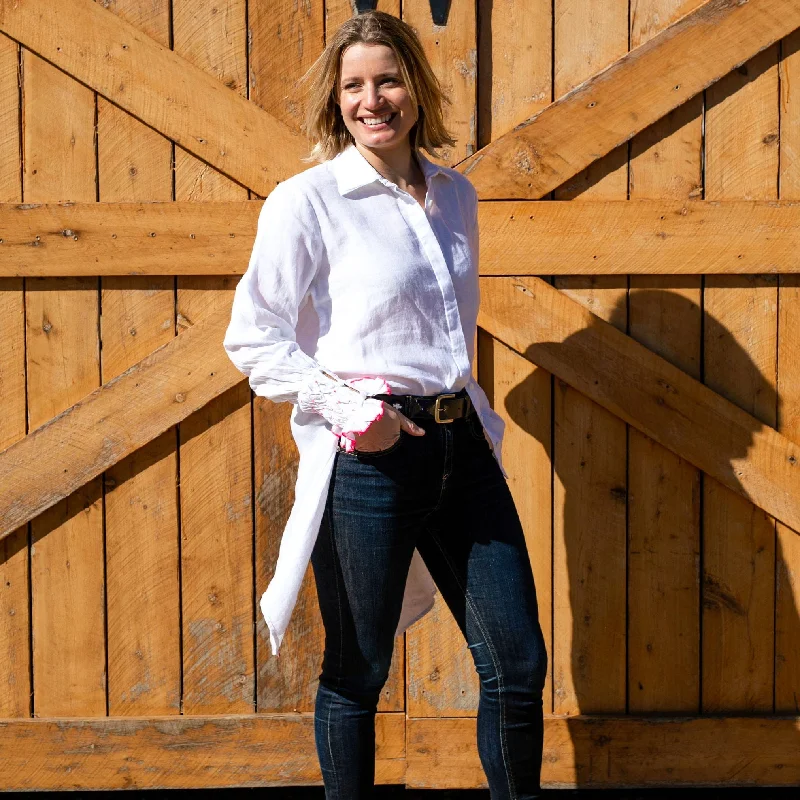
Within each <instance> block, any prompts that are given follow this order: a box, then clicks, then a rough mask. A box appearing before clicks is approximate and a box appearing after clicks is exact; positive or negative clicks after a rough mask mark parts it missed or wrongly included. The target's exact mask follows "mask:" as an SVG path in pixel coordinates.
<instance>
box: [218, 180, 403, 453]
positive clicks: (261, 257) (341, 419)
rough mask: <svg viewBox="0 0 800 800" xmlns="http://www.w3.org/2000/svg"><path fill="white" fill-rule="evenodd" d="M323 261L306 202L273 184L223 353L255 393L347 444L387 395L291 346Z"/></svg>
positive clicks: (379, 384) (385, 389) (378, 382)
mask: <svg viewBox="0 0 800 800" xmlns="http://www.w3.org/2000/svg"><path fill="white" fill-rule="evenodd" d="M323 258H324V251H323V245H322V236H321V234H320V231H319V225H318V223H317V220H316V215H315V213H314V209H313V208H312V206H311V204H310V203H309V201H308V199H307V197H306V196H305V195H304V193H302V192H298V191H297V190H296V189H295V188H294V187H292V188H289V187H287V184H286V183H282V184H279V185H278V186H277V187H276V188H275V189H274V190H273V191H272V192H271V193H270V195H269V196H268V197H267V198H266V200H265V201H264V204H263V206H262V208H261V212H260V214H259V218H258V228H257V231H256V238H255V242H254V245H253V251H252V254H251V257H250V262H249V264H248V267H247V270H246V271H245V274H244V275H243V276H242V279H241V280H240V281H239V283H238V284H237V286H236V291H235V293H234V298H233V304H232V307H231V321H230V323H229V325H228V329H227V331H226V333H225V337H224V340H223V347H224V348H225V351H226V352H227V354H228V356H229V358H230V359H231V361H232V362H233V364H234V365H235V366H236V368H237V369H238V370H239V371H240V372H242V373H244V374H245V375H247V377H248V379H249V383H250V387H251V388H252V389H253V391H254V392H255V393H256V394H258V395H261V396H262V397H267V398H269V399H270V400H273V401H275V402H282V401H288V402H291V403H294V404H296V405H298V406H299V408H300V409H301V410H302V411H310V412H314V413H318V414H320V415H321V416H322V417H324V418H325V419H326V420H327V421H328V422H330V424H331V427H332V431H333V433H335V434H339V435H341V436H343V437H344V438H345V439H348V440H349V441H350V442H352V440H353V438H354V434H358V433H363V432H364V431H365V430H366V429H367V428H368V427H369V425H370V424H371V423H372V422H374V421H375V420H377V419H380V417H381V416H382V414H383V403H381V401H379V400H377V399H374V398H370V395H373V394H389V393H390V392H391V390H390V389H389V386H388V385H387V384H386V383H385V381H383V380H382V379H381V378H368V379H361V380H352V381H344V380H342V379H341V378H339V377H338V376H336V375H335V374H334V373H332V372H331V371H330V370H327V369H325V368H324V367H323V366H322V365H321V364H319V363H318V362H317V361H316V360H315V359H314V358H312V357H311V356H310V355H308V354H307V353H305V352H304V351H303V350H302V349H301V348H300V346H299V344H298V343H297V339H296V328H297V320H298V312H299V309H300V308H301V307H302V304H303V302H305V300H306V297H307V293H308V291H309V288H310V286H311V284H312V281H313V280H314V277H315V275H316V274H317V271H318V269H319V265H320V263H321V262H322V259H323ZM348 449H350V448H348Z"/></svg>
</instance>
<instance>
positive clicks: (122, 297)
mask: <svg viewBox="0 0 800 800" xmlns="http://www.w3.org/2000/svg"><path fill="white" fill-rule="evenodd" d="M109 8H110V9H111V11H112V12H113V13H115V14H119V15H120V16H121V17H123V18H124V19H125V20H127V21H128V22H130V23H131V24H132V25H135V26H136V27H137V28H138V29H139V30H141V31H143V32H144V33H146V34H147V35H148V36H152V37H153V38H154V39H156V40H158V41H159V42H160V43H161V44H162V45H165V46H168V45H169V38H170V36H169V6H168V3H167V1H166V0H159V1H158V2H155V3H153V2H151V0H118V2H116V3H114V4H113V5H111V6H109ZM97 142H98V148H97V149H98V153H97V163H98V170H99V175H98V188H99V197H100V200H101V201H112V202H136V201H141V202H146V201H148V200H158V201H169V200H171V198H172V164H171V161H172V145H171V143H170V142H169V141H168V140H167V139H164V138H163V137H162V136H160V135H159V134H157V133H156V132H155V131H153V130H152V129H150V128H148V127H146V126H145V125H143V124H142V123H141V122H139V121H138V120H136V119H134V118H133V117H132V116H130V115H129V114H126V113H125V112H123V111H120V109H118V108H117V107H116V106H114V105H112V104H111V103H109V102H108V101H107V100H104V99H103V98H102V97H101V98H98V103H97ZM62 238H64V239H65V241H73V240H72V239H70V238H69V237H62ZM100 286H101V307H102V310H103V313H102V317H101V337H102V352H103V358H102V364H101V369H102V376H101V377H102V382H103V383H107V382H108V381H110V380H113V379H114V378H116V377H117V376H119V375H121V374H122V373H123V372H125V370H127V369H129V368H130V367H132V366H133V365H134V364H136V363H137V362H138V361H140V360H141V359H142V358H144V357H145V356H147V355H149V354H150V353H151V352H152V351H153V350H155V349H157V348H158V347H160V346H161V345H163V344H166V343H168V342H169V341H170V340H171V339H172V338H173V337H174V336H175V308H174V297H173V279H172V278H169V277H151V278H130V277H104V278H102V279H101V282H100ZM175 442H176V439H175V431H174V430H169V431H165V432H164V433H163V434H161V436H159V437H158V438H156V439H155V440H153V441H152V442H149V443H148V444H147V445H145V446H144V447H142V448H141V449H139V450H137V451H136V452H135V453H132V454H131V455H130V456H128V457H127V458H124V459H123V460H122V461H120V462H119V463H117V464H115V465H113V466H112V467H111V468H110V469H109V470H107V471H106V473H105V475H104V486H105V528H106V581H107V592H106V608H107V614H108V625H107V627H108V711H109V714H111V715H112V716H131V715H145V714H178V713H180V700H181V664H180V657H179V656H180V640H179V637H180V624H179V620H180V607H179V595H180V586H179V582H178V576H179V574H180V573H179V565H178V508H177V499H176V496H175V492H172V491H165V487H170V486H175V485H177V478H178V476H177V453H176V447H175Z"/></svg>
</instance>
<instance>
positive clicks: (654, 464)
mask: <svg viewBox="0 0 800 800" xmlns="http://www.w3.org/2000/svg"><path fill="white" fill-rule="evenodd" d="M689 5H691V6H696V5H698V0H689V1H688V2H687V0H640V2H638V3H637V5H636V13H635V15H634V16H633V17H632V19H631V25H632V27H631V45H632V46H633V47H637V46H639V45H640V44H641V43H642V42H643V41H646V40H647V39H648V38H649V37H651V36H653V35H654V34H656V33H658V31H659V30H661V29H663V28H664V27H665V26H666V25H668V24H669V23H670V21H671V20H672V19H674V18H675V17H677V16H679V15H681V14H682V13H685V12H686V11H687V10H689V8H688V6H689ZM702 101H703V98H702V97H700V96H698V97H694V98H692V99H691V100H689V101H688V102H687V103H685V104H684V105H682V106H680V107H679V108H677V109H675V110H674V111H673V112H671V113H670V114H668V115H667V116H666V117H664V118H663V119H661V120H659V121H658V122H657V123H655V124H654V125H652V126H651V127H650V128H648V129H647V130H646V131H643V132H642V133H640V134H639V135H638V136H636V137H634V139H633V140H632V141H631V151H630V162H629V169H630V172H629V181H628V192H629V197H630V198H631V200H634V201H636V202H635V203H633V204H632V205H636V204H638V203H639V202H647V200H643V198H651V199H652V200H653V201H656V202H658V201H660V202H661V203H662V204H663V205H664V206H669V207H671V209H672V211H671V213H670V212H664V213H663V216H664V217H665V218H666V219H675V218H679V219H681V220H686V219H687V218H688V217H689V216H690V215H691V214H693V213H694V210H695V208H696V207H695V206H693V205H688V203H687V201H688V200H690V199H691V198H693V197H695V196H696V195H697V194H698V192H699V189H700V188H701V187H702V183H703V176H702V163H701V160H702V147H703V142H702V110H703V102H702ZM670 201H671V202H670ZM705 207H706V208H709V209H714V210H716V209H717V206H714V205H711V204H708V205H707V206H705ZM684 208H686V209H687V213H686V214H683V213H681V212H682V211H683V209H684ZM659 216H662V215H659ZM707 222H708V220H707ZM703 227H704V226H702V225H700V226H698V228H699V229H700V230H702V229H703ZM744 227H747V228H748V229H749V226H744ZM728 233H729V235H728V237H726V242H729V241H731V238H732V236H731V234H732V235H733V237H735V236H736V235H737V233H738V230H735V229H733V228H731V230H729V232H728ZM650 240H657V241H662V242H664V241H671V240H672V239H671V237H666V238H662V237H660V236H659V237H657V236H651V237H650ZM693 241H694V242H695V248H702V247H703V241H702V233H700V231H699V230H697V229H696V230H695V236H694V237H693ZM711 250H712V248H708V249H707V250H705V251H704V252H703V257H702V258H696V257H695V256H696V255H697V249H695V252H694V253H690V252H685V253H683V255H682V257H679V259H680V262H681V263H682V264H697V263H698V262H699V261H702V262H703V263H704V264H705V263H707V262H708V261H709V260H710V259H709V257H710V251H711ZM734 260H738V259H734ZM652 261H653V254H651V253H648V254H644V253H642V254H641V258H640V260H638V261H637V262H636V263H637V264H638V265H639V266H640V267H642V268H643V269H647V271H648V272H649V271H650V265H651V263H652ZM632 262H633V260H632ZM632 262H631V266H633V263H632ZM631 271H634V270H631ZM701 296H702V287H701V278H700V277H699V276H697V275H692V276H688V275H687V276H684V277H682V278H680V279H677V280H676V278H675V277H673V276H663V275H641V274H636V275H631V276H630V278H629V284H628V312H629V316H628V332H629V334H630V335H631V336H632V337H633V338H634V339H636V340H637V341H639V342H641V343H642V344H644V345H645V346H646V347H647V348H648V349H649V350H652V351H653V352H655V353H658V354H659V355H660V356H661V357H662V358H665V359H666V360H667V361H669V362H671V363H672V364H675V366H677V367H680V368H681V369H682V370H683V371H684V372H686V373H687V374H689V375H691V376H692V377H693V378H695V379H697V380H699V379H700V377H701V375H700V353H701V346H702V345H701V330H702V299H701ZM700 481H701V473H700V471H699V470H698V469H697V468H696V467H694V466H693V465H692V464H690V463H688V462H687V461H684V460H683V459H682V458H680V456H677V455H675V454H674V453H672V452H670V451H669V450H667V449H666V448H665V447H662V446H661V445H659V444H656V443H655V442H654V441H653V440H652V439H649V438H648V437H646V436H644V435H643V434H642V433H640V432H639V431H637V430H635V429H630V430H629V431H628V553H627V564H628V597H629V598H631V597H633V598H635V600H634V602H629V603H628V635H627V662H628V663H627V690H628V691H627V694H628V698H627V701H628V702H627V710H628V711H629V712H631V713H647V712H661V713H664V712H671V713H686V714H691V713H694V712H696V711H697V709H698V708H699V702H700Z"/></svg>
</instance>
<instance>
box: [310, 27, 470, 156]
mask: <svg viewBox="0 0 800 800" xmlns="http://www.w3.org/2000/svg"><path fill="white" fill-rule="evenodd" d="M358 43H363V44H384V45H386V46H387V47H390V48H391V49H392V51H393V52H394V54H395V57H396V58H397V63H398V65H399V67H400V74H401V77H402V79H403V83H404V84H405V85H406V87H407V88H408V91H409V94H410V95H411V100H412V102H413V103H414V105H416V106H417V107H418V108H419V119H418V120H417V121H416V122H415V123H414V127H413V128H412V129H411V131H410V133H409V135H410V140H411V145H412V147H415V148H421V149H424V150H427V151H428V153H430V154H431V155H432V156H436V155H437V153H436V150H437V149H438V148H440V147H443V146H444V145H450V146H452V145H454V144H455V143H456V140H455V139H454V138H453V137H452V136H451V135H450V133H449V132H448V130H447V128H446V127H445V125H444V119H443V116H442V106H443V103H447V104H448V105H449V104H451V100H450V98H449V97H447V95H446V94H445V93H444V91H443V90H442V87H441V84H440V83H439V80H438V78H437V77H436V75H435V73H434V71H433V69H431V65H430V63H429V62H428V58H427V56H426V55H425V51H424V50H423V49H422V45H421V44H420V41H419V38H418V37H417V34H416V33H415V32H414V29H413V28H412V27H411V26H410V25H409V24H408V23H406V22H403V21H402V20H400V19H398V18H397V17H393V16H392V15H391V14H387V13H385V12H383V11H365V12H363V13H361V14H357V15H356V16H354V17H352V18H351V19H349V20H347V22H345V23H344V24H342V25H341V27H340V28H339V29H338V30H337V31H336V33H334V35H333V37H332V38H331V40H330V42H328V45H327V46H326V47H325V50H324V51H323V52H322V54H321V55H320V56H319V58H318V59H317V60H316V61H315V62H314V64H312V66H311V67H310V68H309V70H308V71H307V72H306V74H305V75H304V76H303V77H302V78H301V81H300V84H301V85H308V87H309V88H308V91H307V95H306V110H305V131H306V134H307V136H308V137H309V138H310V139H311V140H313V141H314V142H316V143H315V144H314V146H313V148H312V149H311V153H310V154H309V155H308V156H307V157H305V158H304V159H303V161H328V160H329V159H331V158H333V157H334V156H336V155H338V154H339V153H341V152H342V151H343V150H344V149H345V148H347V146H348V145H350V144H352V143H353V137H352V136H351V135H350V131H348V130H347V128H346V126H345V124H344V120H343V119H342V112H341V110H340V108H339V104H338V92H339V82H340V79H341V64H342V53H344V51H345V50H346V49H347V48H348V47H350V46H351V45H354V44H358Z"/></svg>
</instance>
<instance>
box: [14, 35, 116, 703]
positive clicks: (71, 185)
mask: <svg viewBox="0 0 800 800" xmlns="http://www.w3.org/2000/svg"><path fill="white" fill-rule="evenodd" d="M23 98H24V100H23V131H24V165H25V172H24V176H23V200H24V201H25V202H59V201H67V200H73V201H81V202H93V201H94V200H95V199H96V187H95V146H94V116H95V97H94V93H93V92H92V91H90V90H89V89H86V88H85V87H83V86H81V85H79V84H78V83H76V82H75V81H73V80H72V79H70V78H68V77H67V76H66V75H64V74H63V73H62V72H59V71H58V70H57V69H55V68H54V67H52V66H50V65H49V64H47V63H46V62H44V61H42V60H41V59H40V58H39V57H38V56H35V55H33V54H32V53H30V52H28V51H26V50H24V49H23ZM26 287H27V291H26V297H25V303H26V322H27V324H26V337H27V370H28V413H29V424H28V428H29V430H32V429H34V428H36V427H38V426H39V425H41V424H42V423H44V422H46V421H47V420H49V419H51V418H52V417H53V416H55V415H56V414H58V413H59V412H61V411H63V410H64V409H65V408H67V407H68V406H70V405H72V404H73V403H75V402H77V401H78V400H79V399H80V398H81V397H83V396H84V395H86V394H88V393H89V392H91V391H92V390H93V389H96V388H97V386H98V385H99V383H100V369H99V349H100V348H99V341H98V293H97V279H95V278H42V279H29V280H27V281H26ZM30 552H31V592H32V600H31V602H32V615H33V619H32V626H33V709H34V714H35V715H36V716H103V715H104V714H105V713H106V663H105V662H106V640H105V630H104V628H105V608H104V596H103V595H104V590H105V586H104V575H103V571H104V569H103V519H102V497H101V485H100V478H95V479H93V480H91V481H89V482H88V483H87V484H86V485H85V486H83V487H81V489H80V490H79V491H77V492H75V493H74V494H73V495H71V496H70V497H69V498H67V499H66V500H64V501H62V502H60V503H58V504H57V505H56V506H54V507H53V508H51V509H49V510H48V511H47V512H45V513H44V514H42V515H40V516H39V517H37V518H36V519H35V520H33V521H32V522H31V550H30Z"/></svg>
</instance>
